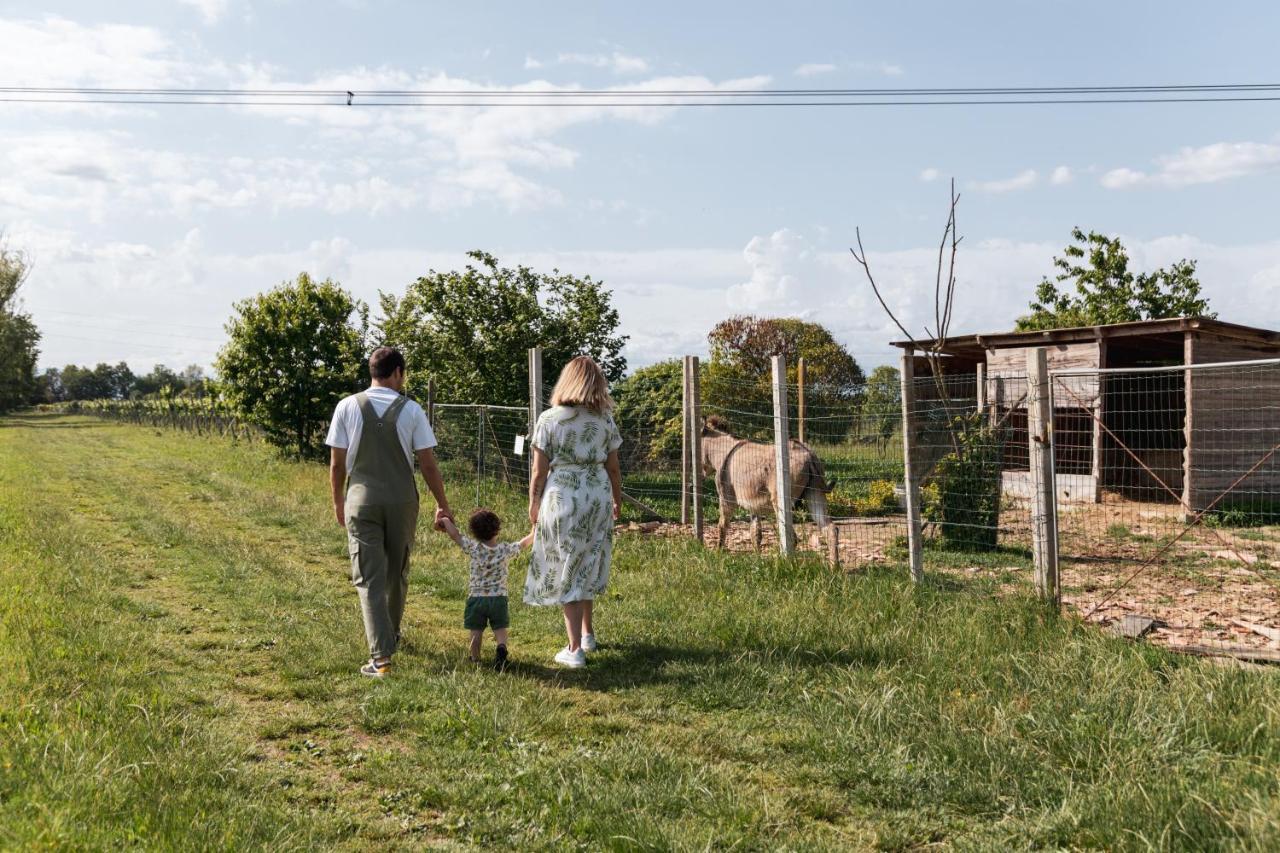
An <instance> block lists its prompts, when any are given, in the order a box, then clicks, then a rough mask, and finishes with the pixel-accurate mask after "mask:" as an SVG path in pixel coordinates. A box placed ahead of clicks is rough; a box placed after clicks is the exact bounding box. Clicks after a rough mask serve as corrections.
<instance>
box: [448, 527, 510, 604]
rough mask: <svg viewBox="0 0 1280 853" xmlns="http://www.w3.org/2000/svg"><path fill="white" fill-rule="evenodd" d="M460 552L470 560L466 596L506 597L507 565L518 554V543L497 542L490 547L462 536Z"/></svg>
mask: <svg viewBox="0 0 1280 853" xmlns="http://www.w3.org/2000/svg"><path fill="white" fill-rule="evenodd" d="M462 550H463V551H465V552H466V553H467V556H468V557H470V558H471V583H470V586H469V587H468V588H467V595H472V596H480V595H484V596H487V595H506V594H507V565H508V564H509V563H510V562H511V560H512V558H513V557H515V555H516V554H519V553H520V543H518V542H499V543H498V544H497V545H494V546H492V547H490V546H488V545H485V544H484V543H483V542H477V541H476V540H474V539H472V538H471V537H470V536H463V537H462Z"/></svg>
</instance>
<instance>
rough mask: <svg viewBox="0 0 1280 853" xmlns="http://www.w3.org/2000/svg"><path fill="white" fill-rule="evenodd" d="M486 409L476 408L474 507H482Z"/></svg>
mask: <svg viewBox="0 0 1280 853" xmlns="http://www.w3.org/2000/svg"><path fill="white" fill-rule="evenodd" d="M486 411H487V409H486V408H485V407H484V406H476V506H480V505H482V503H483V501H482V500H481V498H482V496H483V494H484V492H483V486H482V484H483V483H484V444H485V442H484V418H485V412H486Z"/></svg>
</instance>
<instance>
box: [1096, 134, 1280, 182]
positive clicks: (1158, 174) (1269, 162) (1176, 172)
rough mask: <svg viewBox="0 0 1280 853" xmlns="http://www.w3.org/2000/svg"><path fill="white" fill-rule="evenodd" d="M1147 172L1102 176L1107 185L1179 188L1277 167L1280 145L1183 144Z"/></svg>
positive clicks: (1124, 171) (1126, 171)
mask: <svg viewBox="0 0 1280 853" xmlns="http://www.w3.org/2000/svg"><path fill="white" fill-rule="evenodd" d="M1155 162H1156V168H1155V169H1154V170H1153V171H1150V172H1143V171H1139V170H1136V169H1129V168H1119V169H1112V170H1111V171H1109V172H1107V173H1105V174H1104V175H1103V176H1102V179H1101V183H1102V186H1104V187H1106V188H1107V189H1128V188H1130V187H1136V186H1154V187H1165V188H1169V189H1179V188H1182V187H1189V186H1195V185H1197V184H1211V183H1217V182H1218V181H1227V180H1231V179H1233V178H1243V177H1246V176H1249V175H1258V174H1263V173H1265V172H1270V171H1274V170H1275V169H1277V168H1280V145H1277V144H1273V143H1269V142H1216V143H1214V144H1212V145H1204V146H1201V147H1199V148H1192V147H1185V148H1181V149H1179V150H1178V152H1177V153H1176V154H1169V155H1166V156H1163V157H1159V158H1157V159H1156V161H1155Z"/></svg>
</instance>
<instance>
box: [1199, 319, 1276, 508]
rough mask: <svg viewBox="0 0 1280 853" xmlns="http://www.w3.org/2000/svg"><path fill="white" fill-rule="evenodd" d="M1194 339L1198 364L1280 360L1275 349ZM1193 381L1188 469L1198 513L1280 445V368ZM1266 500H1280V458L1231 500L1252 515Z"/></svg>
mask: <svg viewBox="0 0 1280 853" xmlns="http://www.w3.org/2000/svg"><path fill="white" fill-rule="evenodd" d="M1189 334H1191V335H1192V336H1193V337H1192V339H1191V342H1190V346H1189V347H1188V350H1189V351H1190V353H1191V358H1192V363H1194V364H1213V363H1216V362H1223V361H1249V360H1253V359H1260V358H1275V357H1277V356H1280V351H1278V350H1277V349H1274V348H1272V349H1267V348H1264V347H1261V346H1256V345H1251V344H1248V343H1246V342H1243V341H1235V340H1231V339H1228V338H1220V337H1217V336H1213V335H1210V334H1207V333H1204V332H1194V333H1189ZM1187 375H1188V377H1189V378H1190V382H1189V386H1188V388H1187V392H1186V395H1185V396H1186V399H1187V400H1188V401H1189V404H1190V405H1189V406H1188V410H1189V411H1188V414H1189V416H1190V417H1189V420H1190V424H1189V429H1188V448H1187V452H1186V458H1185V466H1186V472H1187V473H1189V475H1190V476H1189V484H1188V488H1187V491H1186V497H1187V499H1188V500H1189V501H1190V504H1191V508H1192V509H1193V510H1194V511H1199V510H1202V509H1204V508H1205V507H1206V506H1208V505H1209V504H1210V503H1212V502H1213V501H1214V500H1215V499H1216V498H1217V497H1218V495H1220V494H1221V493H1222V492H1223V491H1224V490H1225V489H1227V488H1228V487H1230V486H1231V484H1232V483H1234V482H1235V481H1236V480H1237V479H1238V478H1239V477H1240V476H1241V475H1243V474H1244V473H1245V472H1246V471H1248V470H1249V469H1250V468H1251V467H1252V466H1253V465H1254V463H1256V462H1257V461H1258V460H1259V459H1260V458H1261V457H1262V456H1264V455H1265V454H1266V453H1267V452H1268V451H1269V450H1271V449H1272V448H1273V447H1275V446H1276V444H1277V443H1280V367H1276V366H1267V367H1240V368H1223V369H1222V370H1189V371H1187ZM1264 500H1268V501H1277V500H1280V453H1277V455H1275V456H1273V457H1272V458H1271V459H1270V460H1269V461H1268V462H1267V463H1266V464H1264V465H1263V466H1262V467H1261V468H1259V469H1258V470H1257V471H1256V472H1254V473H1253V474H1252V475H1250V476H1249V477H1248V479H1246V480H1244V481H1243V482H1242V483H1240V485H1239V486H1237V487H1236V488H1235V489H1234V490H1233V491H1232V493H1231V495H1230V496H1228V497H1227V498H1224V501H1235V502H1237V503H1239V504H1242V505H1243V507H1242V508H1244V509H1246V510H1247V508H1248V506H1250V505H1258V504H1259V503H1260V502H1261V501H1264ZM1219 506H1221V504H1220V505H1219Z"/></svg>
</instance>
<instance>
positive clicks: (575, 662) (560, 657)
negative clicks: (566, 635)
mask: <svg viewBox="0 0 1280 853" xmlns="http://www.w3.org/2000/svg"><path fill="white" fill-rule="evenodd" d="M556 663H558V664H560V665H561V666H567V667H569V668H570V669H581V668H582V667H584V666H586V665H587V656H586V653H584V652H583V651H582V649H578V650H577V651H576V652H571V651H569V647H568V646H565V647H564V648H563V649H561V650H560V651H558V652H556Z"/></svg>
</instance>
